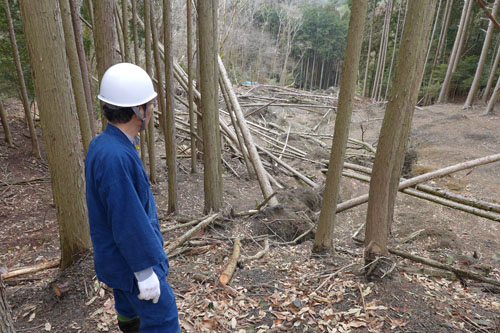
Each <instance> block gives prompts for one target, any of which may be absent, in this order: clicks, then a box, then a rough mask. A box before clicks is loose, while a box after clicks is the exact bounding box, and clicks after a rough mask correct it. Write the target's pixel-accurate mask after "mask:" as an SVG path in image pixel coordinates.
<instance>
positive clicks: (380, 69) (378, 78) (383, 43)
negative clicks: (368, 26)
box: [372, 0, 394, 101]
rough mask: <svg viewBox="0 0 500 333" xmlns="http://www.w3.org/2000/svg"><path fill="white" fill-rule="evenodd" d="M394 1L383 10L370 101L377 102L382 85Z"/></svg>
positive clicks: (389, 2) (388, 3) (390, 0)
mask: <svg viewBox="0 0 500 333" xmlns="http://www.w3.org/2000/svg"><path fill="white" fill-rule="evenodd" d="M393 4H394V1H393V0H389V1H388V2H387V7H386V9H385V19H384V28H383V30H382V36H381V39H380V48H379V54H378V62H377V70H376V72H375V83H374V84H373V90H372V99H373V100H376V101H378V100H379V99H380V94H381V91H382V85H383V84H384V70H385V59H386V55H387V45H388V41H389V30H390V26H391V16H392V7H393Z"/></svg>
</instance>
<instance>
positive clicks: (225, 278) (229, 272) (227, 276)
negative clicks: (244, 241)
mask: <svg viewBox="0 0 500 333" xmlns="http://www.w3.org/2000/svg"><path fill="white" fill-rule="evenodd" d="M240 248H241V242H240V239H239V238H236V239H235V240H234V248H233V255H232V256H231V258H229V262H228V263H227V266H226V268H225V269H224V271H223V272H222V274H221V275H220V276H219V283H220V284H221V285H223V286H225V285H226V284H228V282H229V280H231V277H232V276H233V273H234V270H235V269H236V264H237V263H238V259H239V258H240Z"/></svg>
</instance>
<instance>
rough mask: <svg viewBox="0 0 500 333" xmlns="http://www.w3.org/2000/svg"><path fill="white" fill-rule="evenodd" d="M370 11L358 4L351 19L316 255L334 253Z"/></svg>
mask: <svg viewBox="0 0 500 333" xmlns="http://www.w3.org/2000/svg"><path fill="white" fill-rule="evenodd" d="M367 7H368V0H358V1H354V2H353V4H352V7H351V19H350V21H349V30H348V33H347V46H346V51H345V61H344V70H343V73H344V77H343V79H342V86H341V87H340V93H339V103H338V109H337V119H336V121H335V130H334V134H333V143H332V150H331V153H330V164H329V166H328V173H327V176H326V177H327V178H326V186H325V191H324V193H323V202H322V204H321V213H320V216H319V221H318V230H317V232H316V236H315V239H314V244H313V252H315V253H322V252H325V251H331V250H333V230H334V228H335V212H336V210H337V199H338V194H339V189H340V180H341V177H342V168H343V165H344V155H345V150H346V145H347V139H348V136H349V124H350V123H351V115H352V107H353V102H354V92H355V87H356V80H357V76H358V68H359V59H360V55H361V43H362V41H363V27H364V20H365V17H366V11H367Z"/></svg>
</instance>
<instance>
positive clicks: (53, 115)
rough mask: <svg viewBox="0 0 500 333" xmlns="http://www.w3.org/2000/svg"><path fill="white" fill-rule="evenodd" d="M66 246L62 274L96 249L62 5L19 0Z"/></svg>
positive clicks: (49, 0) (57, 212)
mask: <svg viewBox="0 0 500 333" xmlns="http://www.w3.org/2000/svg"><path fill="white" fill-rule="evenodd" d="M19 7H20V9H21V15H22V17H23V28H24V33H25V36H26V42H27V45H28V51H29V54H30V61H31V66H32V69H33V74H34V78H35V92H36V95H37V99H38V106H39V110H40V121H41V125H42V131H43V137H44V138H45V146H46V149H47V158H48V162H49V170H50V176H51V177H50V178H51V180H52V193H53V196H54V204H55V206H56V214H57V221H58V223H59V236H60V242H61V269H65V268H67V267H68V266H69V265H70V264H72V263H73V262H74V261H75V260H76V259H77V258H78V255H79V254H81V253H82V252H85V251H87V250H89V249H90V248H91V242H90V233H89V226H88V220H87V206H86V204H85V190H84V189H85V180H84V178H83V154H82V145H81V142H79V135H78V121H77V119H76V110H75V106H74V105H75V102H74V98H73V92H72V89H71V79H70V73H69V66H68V61H67V59H66V55H65V53H64V36H63V28H62V23H61V17H60V11H59V6H58V2H57V1H53V0H43V1H29V0H23V1H19Z"/></svg>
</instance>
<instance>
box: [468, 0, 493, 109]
mask: <svg viewBox="0 0 500 333" xmlns="http://www.w3.org/2000/svg"><path fill="white" fill-rule="evenodd" d="M499 2H500V0H495V4H494V5H493V10H492V15H493V16H496V14H497V11H498V5H499ZM493 29H494V23H493V21H490V23H489V24H488V30H487V31H486V37H485V39H484V42H483V48H482V50H481V55H480V56H479V61H478V63H477V67H476V74H475V75H474V81H472V85H471V87H470V89H469V93H468V94H467V99H466V101H465V104H464V106H463V108H464V109H466V108H470V107H472V103H473V101H474V97H476V93H477V90H478V88H479V82H480V80H481V75H482V74H483V68H484V64H485V62H486V57H487V55H488V49H489V47H490V42H491V37H492V36H493Z"/></svg>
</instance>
